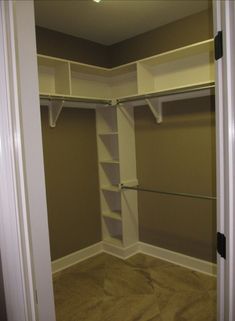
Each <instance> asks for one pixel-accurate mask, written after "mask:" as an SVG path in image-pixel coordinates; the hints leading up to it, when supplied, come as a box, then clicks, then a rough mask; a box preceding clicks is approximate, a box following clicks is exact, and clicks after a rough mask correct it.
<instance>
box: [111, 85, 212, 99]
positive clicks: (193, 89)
mask: <svg viewBox="0 0 235 321" xmlns="http://www.w3.org/2000/svg"><path fill="white" fill-rule="evenodd" d="M206 89H211V90H214V89H215V84H214V82H211V83H210V84H208V85H204V86H202V85H195V86H192V87H190V88H177V89H170V90H166V91H162V92H156V93H149V94H143V95H136V96H130V97H126V98H119V99H117V103H122V102H123V103H124V102H132V101H138V100H143V99H146V98H161V97H166V96H172V95H177V94H183V93H190V92H196V91H201V90H206Z"/></svg>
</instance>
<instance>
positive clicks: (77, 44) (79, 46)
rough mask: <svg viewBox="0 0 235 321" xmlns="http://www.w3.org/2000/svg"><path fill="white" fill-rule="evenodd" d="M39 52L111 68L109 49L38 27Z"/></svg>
mask: <svg viewBox="0 0 235 321" xmlns="http://www.w3.org/2000/svg"><path fill="white" fill-rule="evenodd" d="M36 40H37V52H38V53H39V54H42V55H46V56H53V57H59V58H64V59H68V60H73V61H79V62H82V63H86V64H91V65H95V66H102V67H109V66H110V63H109V52H108V47H107V46H104V45H101V44H98V43H96V42H92V41H89V40H86V39H82V38H77V37H74V36H71V35H66V34H64V33H61V32H58V31H54V30H49V29H46V28H42V27H36Z"/></svg>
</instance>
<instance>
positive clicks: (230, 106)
mask: <svg viewBox="0 0 235 321" xmlns="http://www.w3.org/2000/svg"><path fill="white" fill-rule="evenodd" d="M213 4H214V34H215V35H216V34H217V32H218V31H222V35H223V57H222V58H220V59H219V60H217V62H216V135H217V198H218V202H217V213H218V214H217V230H218V231H219V232H221V233H222V234H224V235H225V237H226V259H225V260H224V259H223V258H221V257H220V255H217V264H218V283H217V284H218V287H217V289H218V291H217V292H218V295H217V306H218V320H219V321H234V320H235V301H234V300H235V280H234V274H235V260H234V249H235V241H234V228H235V225H234V213H235V207H234V206H235V204H234V197H235V176H234V174H235V171H234V164H235V162H234V160H235V142H234V125H235V115H234V107H235V90H234V88H235V3H234V1H214V2H213Z"/></svg>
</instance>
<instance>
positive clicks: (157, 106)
mask: <svg viewBox="0 0 235 321" xmlns="http://www.w3.org/2000/svg"><path fill="white" fill-rule="evenodd" d="M145 101H146V103H147V104H148V106H149V108H150V110H151V112H152V113H153V116H154V118H155V119H156V123H157V124H160V123H161V122H162V102H161V101H160V99H157V100H155V102H154V103H153V102H152V101H151V100H150V99H149V98H146V99H145Z"/></svg>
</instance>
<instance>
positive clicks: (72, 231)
mask: <svg viewBox="0 0 235 321" xmlns="http://www.w3.org/2000/svg"><path fill="white" fill-rule="evenodd" d="M41 115H42V135H43V150H44V161H45V174H46V189H47V205H48V219H49V230H50V233H49V234H50V245H51V254H52V260H55V259H57V258H59V257H62V256H65V255H67V254H69V253H71V252H75V251H77V250H79V249H82V248H84V247H86V246H89V245H92V244H94V243H96V242H99V241H100V240H101V220H100V205H99V189H98V170H97V167H98V165H97V162H98V161H97V148H96V133H95V112H94V110H87V109H73V108H64V109H63V110H62V113H61V115H60V117H59V120H58V122H57V126H56V128H54V129H52V128H50V127H49V125H48V111H47V109H46V107H43V108H42V114H41Z"/></svg>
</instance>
